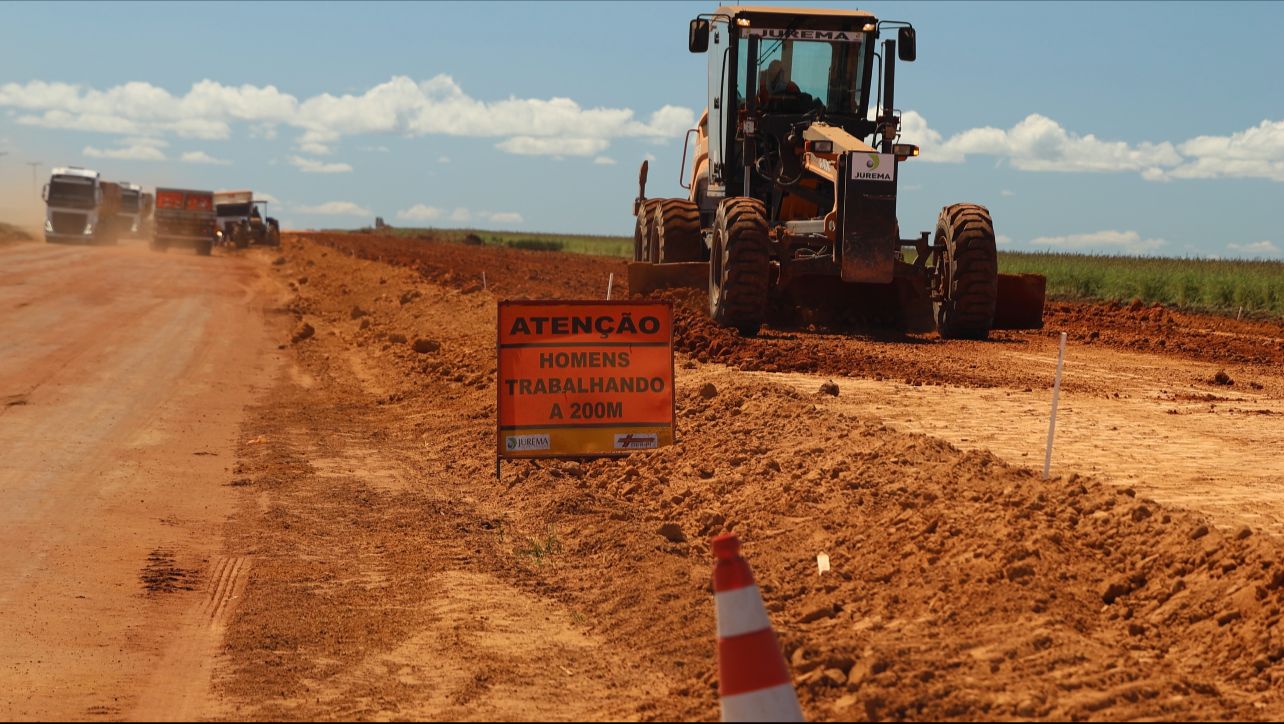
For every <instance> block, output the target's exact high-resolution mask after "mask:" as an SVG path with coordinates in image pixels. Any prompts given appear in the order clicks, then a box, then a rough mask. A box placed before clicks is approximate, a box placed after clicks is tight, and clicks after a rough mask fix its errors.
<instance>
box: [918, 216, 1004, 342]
mask: <svg viewBox="0 0 1284 724" xmlns="http://www.w3.org/2000/svg"><path fill="white" fill-rule="evenodd" d="M936 245H937V246H944V249H943V250H942V251H940V252H937V255H936V269H935V274H934V276H933V283H934V285H935V289H934V292H935V293H934V296H935V297H936V299H935V301H934V307H935V309H934V311H935V313H936V329H937V333H939V334H940V335H941V337H943V338H945V339H985V338H986V337H988V336H989V334H990V328H991V327H992V326H993V324H994V305H995V300H996V299H997V298H998V294H999V255H998V250H997V248H996V245H995V240H994V222H993V221H991V219H990V212H989V210H988V209H986V208H985V207H984V206H979V205H977V204H953V205H951V206H946V207H945V208H944V209H941V215H940V216H939V217H937V220H936Z"/></svg>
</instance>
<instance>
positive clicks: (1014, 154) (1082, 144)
mask: <svg viewBox="0 0 1284 724" xmlns="http://www.w3.org/2000/svg"><path fill="white" fill-rule="evenodd" d="M901 135H902V137H903V138H904V139H905V140H906V141H908V142H911V143H918V144H919V145H920V146H921V147H922V148H923V155H922V156H921V158H923V160H926V161H937V162H943V163H959V162H962V161H966V160H967V158H968V157H969V156H996V157H999V158H1004V159H1007V160H1008V161H1009V162H1010V163H1011V164H1012V166H1013V167H1015V168H1018V169H1021V170H1023V171H1088V172H1120V171H1135V172H1139V173H1146V172H1151V173H1152V174H1153V172H1154V171H1155V170H1158V169H1164V168H1170V167H1173V166H1176V165H1178V164H1180V163H1181V162H1182V156H1181V154H1179V153H1178V152H1177V149H1176V148H1174V147H1173V144H1171V143H1168V142H1164V143H1149V142H1143V143H1138V144H1135V145H1129V144H1127V143H1125V142H1123V141H1105V140H1102V139H1099V138H1097V137H1096V136H1095V135H1093V134H1091V133H1089V134H1087V135H1080V134H1077V133H1072V132H1070V131H1067V130H1066V129H1065V128H1062V127H1061V124H1059V123H1057V122H1056V121H1054V120H1052V119H1051V118H1048V117H1047V116H1043V115H1040V114H1038V113H1032V114H1030V115H1028V116H1026V117H1025V118H1024V119H1023V120H1022V121H1021V122H1020V123H1017V124H1016V125H1015V126H1013V127H1012V128H1009V129H1006V130H1005V129H1001V128H993V127H989V126H987V127H984V128H971V129H968V130H966V131H962V132H960V133H957V134H955V135H953V136H950V137H949V138H948V139H946V138H943V137H942V135H941V134H940V133H938V132H937V131H934V130H932V129H931V128H930V127H929V126H928V124H927V119H925V118H923V116H921V115H919V114H918V113H916V112H914V111H907V112H906V113H905V114H904V116H903V117H902V133H901Z"/></svg>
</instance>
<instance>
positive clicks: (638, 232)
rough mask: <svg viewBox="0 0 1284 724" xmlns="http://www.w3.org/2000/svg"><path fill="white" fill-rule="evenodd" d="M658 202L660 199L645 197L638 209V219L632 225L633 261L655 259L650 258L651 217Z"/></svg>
mask: <svg viewBox="0 0 1284 724" xmlns="http://www.w3.org/2000/svg"><path fill="white" fill-rule="evenodd" d="M659 204H660V199H647V200H646V201H643V202H642V208H641V209H638V220H637V223H635V224H634V225H633V261H655V259H652V258H651V240H652V239H653V235H652V233H651V231H652V226H653V224H652V223H651V217H652V216H654V215H655V207H656V206H658V205H659Z"/></svg>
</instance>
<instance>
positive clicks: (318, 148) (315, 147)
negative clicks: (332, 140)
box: [299, 142, 334, 156]
mask: <svg viewBox="0 0 1284 724" xmlns="http://www.w3.org/2000/svg"><path fill="white" fill-rule="evenodd" d="M299 150H300V151H302V152H304V153H310V154H312V155H313V156H329V155H330V154H332V153H334V149H332V148H330V147H329V146H327V145H325V144H324V143H315V142H312V143H300V144H299Z"/></svg>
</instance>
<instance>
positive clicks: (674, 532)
mask: <svg viewBox="0 0 1284 724" xmlns="http://www.w3.org/2000/svg"><path fill="white" fill-rule="evenodd" d="M658 532H659V534H660V535H661V536H663V537H664V539H665V540H667V541H669V542H670V543H685V542H686V540H687V536H686V534H685V533H683V532H682V526H680V525H678V524H677V523H665V524H664V525H662V526H660V530H659V531H658Z"/></svg>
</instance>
